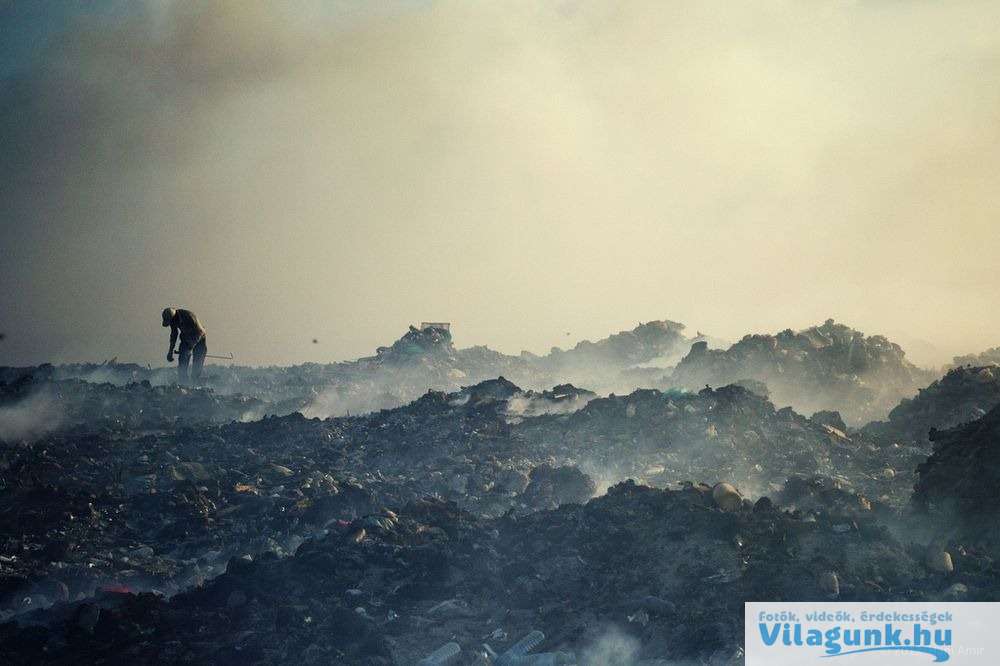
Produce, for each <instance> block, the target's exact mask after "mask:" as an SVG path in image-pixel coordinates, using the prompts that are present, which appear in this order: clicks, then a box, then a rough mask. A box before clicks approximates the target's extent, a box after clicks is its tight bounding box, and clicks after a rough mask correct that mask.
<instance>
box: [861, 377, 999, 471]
mask: <svg viewBox="0 0 1000 666" xmlns="http://www.w3.org/2000/svg"><path fill="white" fill-rule="evenodd" d="M998 404H1000V367H998V366H980V367H968V366H963V367H959V368H954V369H952V370H949V371H948V374H946V375H945V376H944V377H942V378H941V379H939V380H936V381H935V382H933V383H932V384H931V385H930V386H928V387H927V388H923V389H920V391H919V392H918V393H917V395H916V396H915V397H913V398H912V399H911V398H904V399H903V401H902V402H900V404H899V405H897V406H896V407H895V408H893V410H892V411H891V412H889V419H888V421H879V422H873V423H870V424H868V425H867V426H865V429H864V431H865V433H866V434H867V435H869V436H871V437H873V438H876V439H878V440H880V441H883V442H888V443H891V442H914V443H917V444H920V445H922V446H925V447H927V448H928V450H929V448H930V439H929V438H928V433H929V432H930V431H931V429H932V428H936V429H938V430H944V429H947V428H952V427H954V426H957V425H959V424H962V423H968V422H969V421H974V420H976V419H979V418H982V417H983V416H985V414H986V413H987V412H988V411H989V410H990V409H992V408H993V407H995V406H996V405H998ZM928 452H929V451H928Z"/></svg>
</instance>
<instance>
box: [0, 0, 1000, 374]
mask: <svg viewBox="0 0 1000 666" xmlns="http://www.w3.org/2000/svg"><path fill="white" fill-rule="evenodd" d="M369 4H370V3H359V2H338V3H324V2H319V1H318V0H316V1H312V2H297V3H269V2H255V1H240V2H168V1H162V2H147V3H106V4H105V5H103V6H102V5H100V4H99V3H75V2H64V3H34V2H28V1H27V0H25V2H21V1H19V0H13V1H11V0H8V2H6V3H0V24H2V25H3V26H4V27H3V30H4V37H3V40H0V41H2V42H3V43H4V47H3V49H2V51H0V55H2V57H3V59H4V63H3V65H2V68H0V79H2V84H0V85H2V89H0V146H2V150H3V155H4V159H3V160H2V163H0V225H2V226H0V247H2V248H3V250H2V254H3V260H2V261H0V285H2V288H0V332H3V333H5V334H6V339H5V340H3V341H2V342H0V364H27V363H38V362H43V361H68V360H102V359H104V358H108V357H111V356H116V355H117V356H118V357H119V359H121V360H137V361H141V362H154V363H157V362H162V360H163V355H164V354H165V352H166V344H167V339H166V338H167V336H166V334H165V333H164V331H163V329H161V328H160V326H159V311H160V309H162V308H163V307H164V306H166V305H179V306H187V307H190V308H192V309H194V310H195V311H196V312H197V313H198V314H199V315H200V316H201V318H202V319H203V321H204V323H205V324H206V326H207V328H208V330H209V344H210V347H212V348H214V349H215V350H217V351H234V352H235V353H236V354H237V358H238V360H240V361H242V362H247V363H272V362H273V363H290V362H302V361H306V360H316V361H327V360H335V359H342V358H351V357H356V356H359V355H363V354H367V353H370V352H371V351H372V350H373V349H374V347H375V346H376V345H379V344H385V343H388V342H391V341H392V340H393V339H395V338H396V337H398V336H399V335H400V334H401V333H402V332H403V331H405V327H406V325H407V324H408V323H411V322H418V321H420V320H450V321H452V322H453V324H454V331H455V336H456V341H457V342H458V343H459V344H461V345H463V346H464V345H470V344H488V345H490V346H492V347H494V348H499V349H501V350H503V351H508V352H517V351H519V350H520V349H522V348H527V349H531V350H533V351H537V352H544V351H546V350H547V349H548V348H549V347H550V346H551V345H555V344H559V345H567V344H572V343H574V342H575V341H577V340H579V339H581V338H585V337H589V338H592V339H593V338H598V337H602V336H604V335H606V334H607V333H609V332H611V331H615V330H619V329H622V328H630V327H632V326H634V325H635V324H636V323H637V322H639V321H646V320H649V319H655V318H671V319H675V320H678V321H682V322H685V323H687V324H688V325H689V326H691V327H692V328H697V329H701V330H703V331H706V332H710V333H712V334H714V335H717V336H723V337H729V338H731V339H732V338H738V337H739V336H741V335H742V334H743V333H745V332H750V331H777V330H780V329H782V328H785V327H793V328H801V327H805V326H808V325H810V324H814V323H819V322H821V321H822V320H824V319H826V318H827V317H835V318H836V319H838V320H841V321H844V322H846V323H849V324H852V325H854V326H855V327H858V328H861V329H862V330H864V331H865V332H866V333H879V332H882V333H889V334H891V335H896V336H897V337H903V338H905V339H904V340H903V342H904V343H905V342H907V341H908V340H911V339H923V340H929V341H932V342H933V343H934V344H935V345H937V346H938V347H939V349H940V350H941V351H942V352H945V353H951V352H956V353H957V352H966V351H979V350H981V349H982V348H985V347H987V346H994V345H997V344H1000V335H998V334H997V331H998V324H1000V308H997V307H996V294H997V288H998V286H1000V262H998V261H997V257H998V256H1000V234H998V233H997V231H996V229H997V211H998V203H1000V145H998V138H1000V31H997V30H996V26H997V25H1000V3H996V2H988V1H982V2H975V1H965V0H952V1H950V2H946V3H940V2H930V1H926V2H924V1H919V0H916V1H913V2H904V1H889V0H874V1H870V2H863V1H861V2H823V1H816V2H790V1H788V2H779V1H774V2H755V3H732V2H662V1H656V2H621V1H614V2H613V1H611V0H607V1H603V0H602V1H597V0H580V1H575V2H574V1H569V0H567V1H563V2H551V3H538V2H497V3H478V2H477V3H470V2H458V1H456V2H431V1H427V2H406V3H396V4H394V5H380V6H381V7H382V8H381V9H380V10H379V11H377V12H373V11H371V10H370V9H366V7H367V6H368V5H369ZM567 332H569V333H570V335H569V336H567V335H566V333H567ZM313 338H317V339H318V340H319V344H317V345H313V344H311V340H312V339H313Z"/></svg>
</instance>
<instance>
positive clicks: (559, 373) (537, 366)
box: [507, 320, 700, 393]
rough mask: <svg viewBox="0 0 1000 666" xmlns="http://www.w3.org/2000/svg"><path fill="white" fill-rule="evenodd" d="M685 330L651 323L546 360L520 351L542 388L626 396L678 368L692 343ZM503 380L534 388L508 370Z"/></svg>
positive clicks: (670, 323)
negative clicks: (565, 387) (556, 386)
mask: <svg viewBox="0 0 1000 666" xmlns="http://www.w3.org/2000/svg"><path fill="white" fill-rule="evenodd" d="M684 328H685V327H684V324H680V323H677V322H674V321H669V320H660V321H650V322H646V323H640V324H639V325H638V326H636V327H635V328H634V329H632V330H631V331H622V332H620V333H615V334H614V335H611V336H609V337H607V338H604V339H603V340H598V341H597V342H591V341H589V340H584V341H582V342H580V343H578V344H577V345H576V346H575V347H573V348H572V349H568V350H563V349H560V348H559V347H553V348H552V350H551V351H550V352H549V354H547V355H546V356H535V355H534V354H531V353H529V352H522V353H521V358H522V359H524V360H525V361H526V362H527V364H528V367H529V368H531V370H532V371H533V373H535V374H538V375H540V376H539V377H538V381H540V382H541V384H542V385H543V386H549V385H552V384H554V383H558V382H560V381H563V382H568V383H571V384H576V385H578V386H586V387H588V388H591V389H594V390H596V391H597V392H598V393H609V392H612V391H624V392H628V391H632V390H634V389H636V388H639V387H650V386H655V385H656V384H657V383H658V380H659V379H660V378H661V377H662V376H663V371H664V369H666V368H672V367H673V366H674V365H676V364H677V362H678V361H679V360H680V359H681V358H682V357H683V356H684V354H685V353H686V352H687V350H688V349H689V348H690V346H691V344H692V343H693V342H694V341H695V339H689V338H688V337H687V336H685V335H684V333H683V331H684ZM696 339H700V338H696ZM507 376H508V377H514V378H515V381H518V382H521V383H524V384H525V385H527V386H531V387H537V386H538V384H537V383H535V382H533V381H529V380H531V379H532V378H530V377H522V376H520V375H517V374H509V371H508V374H507Z"/></svg>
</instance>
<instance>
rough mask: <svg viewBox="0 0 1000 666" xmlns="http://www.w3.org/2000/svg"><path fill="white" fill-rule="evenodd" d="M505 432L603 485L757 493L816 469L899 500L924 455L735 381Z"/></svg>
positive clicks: (639, 397) (642, 395) (621, 400)
mask: <svg viewBox="0 0 1000 666" xmlns="http://www.w3.org/2000/svg"><path fill="white" fill-rule="evenodd" d="M834 417H835V418H834ZM828 420H833V421H834V422H838V421H839V420H840V419H839V415H836V414H835V413H831V416H830V417H829V418H828ZM513 436H515V437H521V438H523V439H524V440H526V442H527V443H528V444H527V448H528V450H533V449H541V450H543V451H545V452H546V453H547V454H548V455H549V456H552V457H553V458H554V459H555V460H557V461H560V462H561V463H564V464H573V465H578V466H579V467H580V468H581V469H583V470H584V471H586V472H588V473H589V474H591V475H592V476H593V477H594V478H595V480H597V481H599V482H601V481H605V483H603V484H602V483H599V485H602V486H604V487H606V486H607V485H608V484H609V483H614V482H617V481H619V480H621V479H626V478H634V479H638V480H641V481H643V482H645V483H650V484H652V485H655V486H666V485H669V484H671V483H676V482H678V481H683V480H689V481H698V480H702V479H712V478H714V479H720V480H725V481H730V482H733V483H735V484H736V485H737V486H739V487H742V488H745V489H748V490H750V491H752V493H753V494H755V495H763V494H769V493H771V492H774V490H775V489H776V488H778V487H780V485H781V484H783V483H784V481H785V480H786V479H787V478H788V477H790V476H793V475H806V476H814V475H822V476H828V477H836V478H838V479H840V480H841V483H843V484H844V485H845V487H851V488H853V489H855V490H857V491H858V492H863V493H864V494H866V495H868V496H870V497H874V498H880V499H881V500H882V501H884V502H886V503H889V504H892V505H893V506H897V507H898V506H902V505H903V504H905V503H906V502H907V500H908V499H909V495H910V491H911V488H912V483H913V480H912V470H913V469H914V468H915V467H916V465H917V464H918V463H919V462H921V461H922V460H923V459H924V457H926V453H924V452H921V451H920V450H917V449H915V448H914V447H903V446H899V447H884V446H877V445H876V444H875V443H873V442H872V441H871V440H869V439H868V438H866V437H864V436H863V435H861V434H857V433H855V434H848V433H846V432H844V430H842V429H839V428H836V427H834V426H831V425H828V424H827V423H823V422H821V421H817V420H815V419H808V418H806V417H804V416H802V415H800V414H797V413H796V412H794V411H793V410H792V409H791V408H782V409H775V407H774V405H773V404H771V403H770V402H769V401H768V400H767V399H766V398H764V397H762V396H760V395H758V394H756V393H753V392H751V391H748V390H747V389H745V388H743V387H741V386H726V387H722V388H719V389H702V390H701V391H700V392H698V393H683V392H677V391H667V392H661V391H657V390H653V389H648V390H639V391H635V392H633V393H631V394H629V395H627V396H609V397H608V398H598V399H595V400H592V401H591V402H589V403H588V404H587V405H586V406H585V407H584V408H583V409H581V410H579V411H577V412H575V413H573V414H570V415H566V416H548V417H539V418H536V419H531V420H526V421H525V422H524V423H522V424H518V425H517V426H515V427H514V432H513ZM887 470H889V471H888V472H887ZM895 470H899V473H898V474H896V473H895Z"/></svg>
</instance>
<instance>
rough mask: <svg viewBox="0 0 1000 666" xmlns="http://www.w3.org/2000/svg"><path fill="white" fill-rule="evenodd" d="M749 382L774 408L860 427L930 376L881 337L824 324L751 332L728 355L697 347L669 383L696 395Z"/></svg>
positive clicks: (885, 411) (884, 413) (840, 326)
mask: <svg viewBox="0 0 1000 666" xmlns="http://www.w3.org/2000/svg"><path fill="white" fill-rule="evenodd" d="M748 379H749V380H755V381H758V382H763V383H764V384H766V385H767V388H768V390H769V391H770V396H771V398H772V400H774V402H775V403H776V404H779V405H791V406H793V407H794V408H795V409H797V410H799V411H801V412H805V413H809V412H814V411H820V410H836V411H838V412H840V413H841V414H842V415H843V417H844V419H845V420H846V421H847V423H848V424H849V425H860V424H862V423H865V422H867V421H871V420H874V419H877V418H884V417H885V415H886V414H887V413H888V412H889V410H890V409H891V408H892V407H893V406H895V405H896V404H897V403H898V402H899V401H900V400H901V399H902V398H905V397H910V396H912V395H913V394H914V393H916V391H917V389H918V388H919V387H921V386H924V385H926V384H927V383H928V382H930V381H931V380H932V379H933V376H932V373H930V372H928V371H926V370H921V369H920V368H918V367H917V366H915V365H913V364H912V363H910V362H909V361H907V360H906V357H905V354H904V352H903V350H902V348H901V347H900V346H899V345H897V344H894V343H892V342H890V341H889V340H887V339H886V338H884V337H883V336H880V335H874V336H870V337H866V336H865V335H864V334H863V333H862V332H861V331H856V330H854V329H852V328H850V327H848V326H844V325H843V324H837V323H835V322H834V321H833V320H832V319H828V320H827V321H826V322H825V323H824V324H822V325H821V326H813V327H811V328H808V329H805V330H803V331H798V332H794V331H792V330H790V329H789V330H785V331H782V332H781V333H778V334H777V335H748V336H746V337H744V338H743V339H742V340H740V341H739V342H737V343H736V344H734V345H733V346H731V347H730V348H729V349H725V350H722V349H714V350H713V349H708V347H707V345H706V344H705V343H703V342H699V343H696V344H695V345H694V346H692V348H691V351H690V353H688V355H687V356H685V357H684V359H683V360H682V361H681V362H680V363H679V364H678V365H677V367H676V368H675V369H674V371H673V373H672V374H671V375H670V376H669V378H668V380H667V381H668V383H669V384H670V385H671V386H675V387H680V388H687V389H691V390H695V389H698V388H701V387H702V386H705V385H710V386H722V385H726V384H732V383H735V382H739V381H741V380H748Z"/></svg>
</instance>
